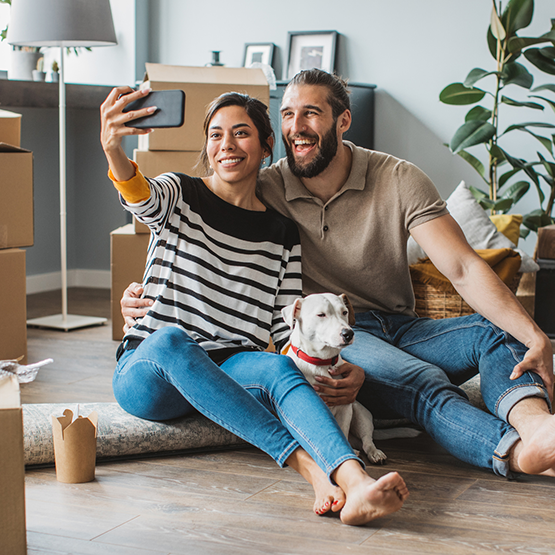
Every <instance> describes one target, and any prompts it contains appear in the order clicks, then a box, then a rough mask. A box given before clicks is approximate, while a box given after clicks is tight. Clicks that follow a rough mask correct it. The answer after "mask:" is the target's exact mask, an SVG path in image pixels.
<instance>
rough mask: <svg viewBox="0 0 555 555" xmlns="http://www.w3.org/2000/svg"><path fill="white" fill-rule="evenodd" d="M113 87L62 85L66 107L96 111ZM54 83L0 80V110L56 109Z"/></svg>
mask: <svg viewBox="0 0 555 555" xmlns="http://www.w3.org/2000/svg"><path fill="white" fill-rule="evenodd" d="M112 88H113V87H107V86H103V85H72V84H66V106H67V107H68V108H75V109H98V108H99V107H100V105H101V104H102V103H103V102H104V100H105V99H106V97H107V96H108V94H109V93H110V91H111V90H112ZM57 107H58V83H46V82H44V81H14V80H10V79H0V109H3V108H57Z"/></svg>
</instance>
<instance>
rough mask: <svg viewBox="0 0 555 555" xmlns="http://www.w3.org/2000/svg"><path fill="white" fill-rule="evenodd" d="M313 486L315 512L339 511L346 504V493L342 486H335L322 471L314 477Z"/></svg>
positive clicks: (320, 513) (318, 513)
mask: <svg viewBox="0 0 555 555" xmlns="http://www.w3.org/2000/svg"><path fill="white" fill-rule="evenodd" d="M312 487H313V488H314V495H315V500H314V507H313V508H314V512H315V513H316V514H317V515H323V514H325V513H327V512H328V511H330V510H331V511H333V512H337V511H339V510H341V509H342V508H343V506H344V505H345V494H344V493H343V490H342V489H341V488H340V487H337V486H333V485H332V484H331V482H330V481H329V479H328V477H327V476H326V475H325V474H324V473H322V474H321V475H319V476H317V477H313V480H312Z"/></svg>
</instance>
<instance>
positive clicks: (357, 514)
mask: <svg viewBox="0 0 555 555" xmlns="http://www.w3.org/2000/svg"><path fill="white" fill-rule="evenodd" d="M368 478H369V479H368V481H364V482H363V483H361V484H360V485H359V486H358V487H356V488H354V489H350V490H349V492H348V495H347V502H346V503H345V506H344V507H343V510H342V511H341V515H340V516H341V522H343V524H351V525H360V524H366V523H367V522H370V521H371V520H374V519H376V518H380V517H383V516H386V515H388V514H391V513H394V512H395V511H398V510H399V509H400V508H401V507H402V506H403V503H404V502H405V499H406V498H407V497H408V496H409V490H408V488H407V486H406V484H405V482H404V480H403V479H402V478H401V476H400V475H399V474H398V473H397V472H390V473H389V474H386V475H385V476H382V477H381V478H380V479H378V480H376V481H374V480H372V478H370V477H368Z"/></svg>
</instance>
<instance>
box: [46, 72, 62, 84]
mask: <svg viewBox="0 0 555 555" xmlns="http://www.w3.org/2000/svg"><path fill="white" fill-rule="evenodd" d="M48 77H49V79H48V80H49V81H50V82H51V83H57V82H58V81H59V80H60V74H59V73H58V72H57V71H51V72H50V73H49V74H48Z"/></svg>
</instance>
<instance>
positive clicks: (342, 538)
mask: <svg viewBox="0 0 555 555" xmlns="http://www.w3.org/2000/svg"><path fill="white" fill-rule="evenodd" d="M58 303H59V301H58V300H57V299H56V298H54V299H53V298H52V295H50V294H38V295H31V296H29V299H28V313H29V317H38V316H41V315H48V314H50V313H54V312H59V304H58ZM70 312H72V313H81V314H86V315H98V316H106V317H109V315H110V309H109V292H108V291H103V290H71V291H70ZM116 347H117V345H116V343H115V342H113V341H112V340H111V327H110V325H108V326H103V327H99V328H90V329H88V330H80V331H73V332H69V333H64V332H54V331H45V330H37V329H29V360H30V362H35V361H37V360H41V359H43V358H46V357H52V358H54V359H55V362H54V363H53V364H52V365H50V366H48V367H46V368H44V369H43V370H42V371H41V373H40V374H39V377H38V378H37V380H36V382H34V383H31V384H28V385H24V386H23V391H22V394H23V402H25V403H44V402H68V403H70V402H89V401H112V400H113V396H112V392H111V387H110V380H111V375H112V371H113V368H114V358H113V357H114V353H115V350H116ZM378 446H379V447H380V448H381V449H383V450H384V451H385V452H386V453H387V455H388V456H389V460H388V462H387V465H385V466H383V467H369V468H368V472H369V474H370V475H372V476H375V477H378V476H381V475H383V474H385V473H387V472H389V471H392V470H398V471H399V472H400V473H401V474H402V476H403V477H404V478H405V481H406V482H407V485H408V487H409V489H410V492H411V496H410V497H409V499H408V501H407V502H406V503H405V506H404V507H403V508H402V509H401V510H400V511H399V512H398V513H395V514H394V515H392V516H390V517H388V518H384V519H381V520H377V521H374V522H372V523H370V524H369V525H367V526H364V527H348V526H344V525H342V524H341V522H340V521H339V519H338V518H337V517H335V516H331V517H318V516H316V515H314V514H313V513H312V512H311V505H312V495H311V488H310V487H309V486H308V485H307V484H306V483H304V482H303V480H302V479H300V478H299V477H298V476H297V475H296V474H295V472H294V471H292V470H291V469H279V468H278V467H277V466H276V465H275V464H274V463H273V461H272V460H271V459H270V458H269V457H267V456H266V455H265V454H263V453H261V452H259V451H257V450H256V449H252V448H249V449H239V450H234V451H222V452H216V453H207V454H197V455H187V456H179V457H176V456H174V457H167V458H164V457H161V458H156V459H145V460H140V461H137V460H135V461H122V462H116V463H104V464H103V463H99V464H98V465H97V470H96V480H95V481H94V482H91V483H88V484H71V485H70V484H62V483H59V482H57V481H56V476H55V470H54V469H53V468H49V469H41V470H28V471H27V474H26V500H27V529H28V532H27V538H28V544H29V554H39V553H40V554H49V555H55V554H72V555H96V554H103V555H104V554H106V555H148V554H164V555H169V554H172V555H182V554H187V555H195V554H202V555H205V554H222V555H223V554H225V555H235V554H236V555H239V554H241V555H242V554H251V553H259V554H266V553H268V554H313V553H314V554H319V555H324V554H329V555H337V554H338V553H352V554H362V553H364V554H368V553H376V554H382V553H383V554H395V555H397V554H398V555H408V554H413V553H419V554H440V555H442V554H455V555H456V554H463V553H464V554H482V553H483V554H491V553H511V554H519V555H522V554H534V555H538V554H555V539H554V538H555V480H550V479H547V478H538V477H522V478H520V479H519V480H517V481H514V482H509V481H507V480H504V479H501V478H497V477H495V476H494V475H492V474H490V473H489V472H486V471H482V470H478V469H475V468H472V467H470V466H468V465H466V464H464V463H461V462H459V461H457V460H456V459H454V458H453V457H451V456H450V455H449V454H447V453H446V452H445V451H444V450H443V449H441V448H439V447H438V446H436V445H435V444H434V442H433V441H431V440H430V438H429V437H427V436H426V435H423V436H421V437H418V438H416V439H411V440H390V441H382V442H379V443H378ZM6 555H9V554H6Z"/></svg>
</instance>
